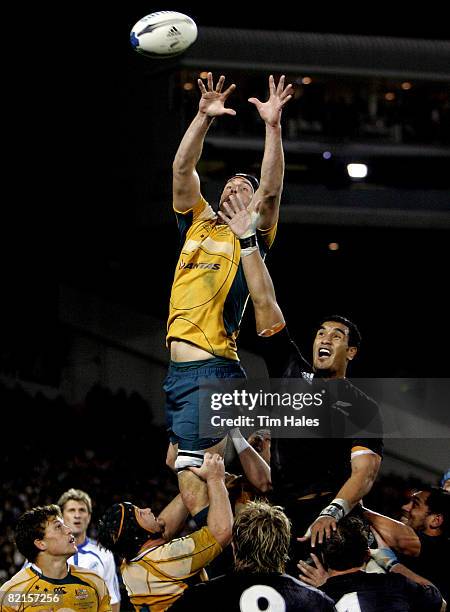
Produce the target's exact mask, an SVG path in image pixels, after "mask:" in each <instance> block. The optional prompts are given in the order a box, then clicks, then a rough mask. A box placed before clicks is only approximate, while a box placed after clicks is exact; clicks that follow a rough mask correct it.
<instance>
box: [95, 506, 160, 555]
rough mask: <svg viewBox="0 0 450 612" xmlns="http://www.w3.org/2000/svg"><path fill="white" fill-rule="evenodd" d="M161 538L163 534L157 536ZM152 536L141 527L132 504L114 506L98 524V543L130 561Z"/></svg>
mask: <svg viewBox="0 0 450 612" xmlns="http://www.w3.org/2000/svg"><path fill="white" fill-rule="evenodd" d="M156 535H157V536H158V537H160V535H161V534H156ZM151 537H152V534H151V533H150V532H149V531H146V530H145V529H144V528H143V527H141V526H140V525H139V523H138V522H137V520H136V513H135V506H134V505H133V504H132V503H130V502H122V503H121V504H114V505H113V506H111V507H110V508H108V510H106V512H105V513H104V515H103V516H102V518H101V519H100V521H99V524H98V541H99V543H100V544H101V546H103V548H106V549H108V550H111V551H112V552H114V553H117V554H118V555H119V556H120V557H122V558H123V559H126V560H127V561H129V560H130V559H132V558H133V557H135V556H136V555H137V553H138V551H139V549H140V548H141V546H142V545H143V544H144V543H145V542H146V541H147V540H150V539H151Z"/></svg>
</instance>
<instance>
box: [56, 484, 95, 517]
mask: <svg viewBox="0 0 450 612" xmlns="http://www.w3.org/2000/svg"><path fill="white" fill-rule="evenodd" d="M71 499H73V500H74V501H78V502H83V503H84V504H86V507H87V509H88V512H89V514H92V500H91V498H90V497H89V495H88V494H87V493H86V492H85V491H82V490H81V489H69V490H68V491H65V492H64V493H63V494H62V495H61V497H60V498H59V499H58V506H59V507H60V508H61V510H64V506H65V505H66V504H67V502H68V501H70V500H71Z"/></svg>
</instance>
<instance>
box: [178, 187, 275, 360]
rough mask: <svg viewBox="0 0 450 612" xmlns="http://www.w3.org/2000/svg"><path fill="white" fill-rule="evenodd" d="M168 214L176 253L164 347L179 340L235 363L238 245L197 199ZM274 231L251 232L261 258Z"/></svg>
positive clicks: (241, 295)
mask: <svg viewBox="0 0 450 612" xmlns="http://www.w3.org/2000/svg"><path fill="white" fill-rule="evenodd" d="M174 210H175V215H176V217H177V224H178V229H179V231H180V234H181V241H182V248H181V253H180V256H179V259H178V263H177V267H176V270H175V276H174V281H173V285H172V292H171V296H170V311H169V319H168V322H167V345H168V346H170V342H171V341H172V340H185V341H186V342H190V343H191V344H193V345H195V346H198V347H200V348H202V349H204V350H205V351H208V352H209V353H211V354H212V355H214V356H216V357H225V358H228V359H234V360H235V361H237V360H238V354H237V347H236V338H237V335H238V332H239V325H240V322H241V318H242V315H243V312H244V309H245V303H246V301H247V298H248V289H247V283H246V281H245V276H244V271H243V269H242V264H241V261H240V258H241V247H240V243H239V240H238V238H236V236H235V235H234V234H233V232H232V231H231V230H230V228H229V227H228V226H227V225H224V224H222V223H220V222H219V219H218V217H217V215H216V213H215V212H214V211H213V209H212V208H211V206H210V205H209V204H208V203H207V202H206V200H205V199H204V198H203V197H201V196H200V200H199V201H198V202H197V204H196V205H195V206H194V207H193V208H191V209H190V210H188V211H186V212H184V213H182V212H180V211H177V210H176V209H174ZM276 227H277V226H276V225H275V226H274V227H272V228H270V229H267V230H257V239H258V245H259V249H260V251H261V255H262V256H265V254H266V253H267V251H268V249H269V248H270V246H271V245H272V243H273V241H274V238H275V233H276Z"/></svg>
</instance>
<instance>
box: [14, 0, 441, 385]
mask: <svg viewBox="0 0 450 612" xmlns="http://www.w3.org/2000/svg"><path fill="white" fill-rule="evenodd" d="M165 8H167V7H165V6H160V5H158V6H156V5H155V6H154V5H149V4H148V3H145V2H134V3H128V4H127V6H126V8H125V7H122V8H117V7H110V6H108V7H106V6H105V7H102V6H101V5H100V6H99V5H96V6H89V7H87V6H86V7H83V5H77V6H76V7H75V8H74V9H73V10H72V9H70V10H69V9H68V8H64V9H63V10H62V12H56V13H50V14H48V15H42V14H40V15H37V17H36V19H37V21H36V22H35V23H38V24H39V27H37V30H36V32H35V34H34V38H33V44H32V45H30V46H29V48H27V49H25V53H24V54H23V55H22V56H21V58H20V60H19V63H18V67H17V70H16V76H15V79H16V80H17V85H18V86H17V87H16V88H12V90H11V91H10V98H11V101H12V106H13V107H14V111H15V114H14V116H19V120H14V121H12V125H13V126H14V130H13V133H14V137H13V139H12V143H11V151H10V155H9V159H10V160H12V170H11V173H10V175H9V173H8V172H7V175H8V176H7V177H6V182H8V180H11V178H12V184H11V186H12V187H13V189H12V191H11V192H10V193H11V194H12V195H11V196H10V197H9V199H8V201H9V204H8V205H7V206H6V209H7V212H12V213H13V221H12V223H11V225H10V227H11V231H7V232H6V236H5V240H4V243H3V246H4V248H5V257H4V263H5V264H6V265H5V278H6V281H7V284H6V291H5V295H6V306H7V308H6V314H5V316H4V318H3V327H4V330H3V337H4V339H5V343H4V345H3V346H4V347H5V346H6V347H7V350H6V351H5V350H4V355H3V362H6V364H7V367H8V362H9V361H10V360H11V359H12V361H13V362H14V367H13V369H14V368H16V369H17V365H18V369H19V371H20V369H21V366H22V363H21V362H22V360H24V359H25V360H26V359H32V358H33V357H30V355H34V354H36V353H39V351H41V350H42V346H43V345H45V346H46V350H48V351H50V352H51V351H53V353H52V355H51V356H50V357H49V361H50V362H52V364H53V365H52V368H53V370H54V372H53V374H55V372H57V370H58V363H57V361H58V360H59V359H63V355H64V350H63V349H61V347H60V346H59V329H58V321H57V300H58V286H59V284H60V283H65V284H69V285H72V286H75V287H81V288H83V289H86V290H88V291H92V292H93V293H96V294H100V295H102V296H106V298H107V299H109V300H111V301H113V302H119V303H125V304H128V305H131V306H132V307H133V308H135V309H137V310H139V311H141V312H146V313H150V314H153V315H155V316H157V317H159V318H161V321H163V320H164V319H165V317H166V313H167V303H168V297H169V291H170V284H171V279H172V270H173V266H174V264H175V261H176V246H177V234H176V229H175V224H174V223H172V222H167V217H168V215H167V208H168V207H169V208H170V174H169V170H170V164H171V159H172V157H171V156H173V154H174V153H175V150H176V141H175V140H174V141H173V143H170V145H165V148H164V147H163V149H164V156H165V157H163V158H162V159H159V161H158V168H159V167H160V166H165V167H166V168H167V172H166V173H165V174H162V175H161V178H160V179H159V178H156V179H155V175H157V174H158V172H159V170H158V168H157V169H155V168H154V167H153V166H152V163H153V162H152V157H151V155H149V153H148V150H150V149H151V147H153V151H155V150H156V151H157V150H158V146H160V145H159V144H157V145H156V147H155V143H154V142H153V144H152V143H149V145H148V146H147V142H146V139H148V138H149V134H150V138H151V137H152V136H151V133H152V132H151V129H150V127H149V126H151V125H153V126H154V125H156V124H157V123H158V121H159V117H158V116H156V115H155V114H154V113H153V114H152V113H150V112H149V110H148V105H147V104H146V102H145V99H144V96H149V97H151V98H152V99H156V98H157V97H158V96H159V95H160V89H159V87H160V85H161V79H155V82H154V86H153V85H152V81H151V80H150V81H148V72H149V70H153V69H155V70H160V69H161V70H162V71H163V72H164V70H166V71H167V72H168V73H169V75H170V73H171V72H172V71H175V70H177V64H176V62H175V63H173V62H172V60H168V63H167V64H164V63H162V64H160V65H158V63H156V64H155V63H153V64H152V62H151V60H147V59H145V58H142V57H138V56H137V54H135V53H134V52H133V51H132V49H131V47H130V45H129V42H128V33H129V29H130V28H131V26H132V25H133V24H134V23H135V21H137V20H138V19H139V18H140V17H142V16H143V15H145V14H147V13H149V12H152V11H154V10H159V9H165ZM169 8H170V9H174V10H181V11H184V12H186V13H188V14H189V15H191V16H192V17H193V18H194V19H195V20H196V22H197V24H198V26H199V28H200V35H201V28H202V27H204V26H211V25H213V26H219V27H223V28H234V27H243V28H253V29H254V28H267V29H280V30H281V29H286V30H299V31H309V32H329V33H343V34H363V35H375V36H394V37H405V36H406V37H417V38H430V39H431V38H444V36H446V35H447V33H446V32H445V28H444V23H445V20H444V19H442V16H441V18H440V17H439V15H436V14H433V15H432V16H431V15H424V14H423V12H422V11H408V12H406V11H405V13H404V14H402V15H399V16H393V15H391V13H390V12H389V11H387V9H386V8H383V7H382V6H381V5H377V7H366V8H365V9H364V14H362V13H361V11H362V9H359V11H360V12H353V11H356V8H352V7H351V6H348V5H346V8H345V10H344V9H342V7H340V8H336V7H334V8H332V9H329V8H324V7H321V6H320V7H314V8H313V7H305V6H303V5H301V4H299V5H298V6H296V5H290V6H289V8H287V7H285V6H282V7H281V10H280V8H279V7H275V6H274V7H273V9H271V8H270V7H269V8H264V10H263V9H261V7H260V6H259V5H257V4H250V5H248V4H246V5H245V7H242V6H241V4H240V3H237V2H232V3H230V2H228V3H226V4H225V5H223V7H222V6H216V5H214V6H212V5H205V4H203V3H202V4H201V3H183V2H181V3H180V2H178V3H174V4H173V5H170V7H169ZM33 18H34V17H33ZM33 18H32V17H31V16H30V20H29V25H31V23H33ZM144 77H145V78H146V79H147V80H146V81H145V84H143V79H144ZM162 112H165V111H164V109H163V111H162ZM188 119H189V117H184V121H185V122H187V120H188ZM174 121H178V118H177V117H175V116H174ZM186 125H187V123H186ZM184 127H185V125H184V126H183V125H180V126H179V130H180V133H182V130H183V129H184ZM158 138H160V139H161V140H160V142H161V143H162V142H163V141H164V140H165V136H164V133H163V134H159V136H158ZM172 138H173V135H172ZM161 146H162V145H161ZM167 151H168V152H167ZM205 151H206V149H205ZM152 154H154V153H152ZM205 154H206V155H207V151H206V153H205ZM258 157H260V156H259V154H258ZM143 168H144V170H143ZM147 171H148V183H147V182H146V178H145V173H146V172H147ZM404 173H405V175H407V176H409V177H410V178H411V177H413V176H416V177H420V176H421V167H420V162H419V163H418V165H416V166H412V167H411V168H409V167H408V168H407V169H406V166H405V169H404ZM447 174H448V172H445V166H442V168H439V170H438V171H437V172H435V175H434V178H433V179H430V180H431V183H430V180H428V181H427V180H426V178H425V179H424V180H423V181H422V182H424V184H425V187H433V186H434V184H433V182H432V181H433V180H434V181H435V185H436V186H437V187H438V188H439V189H443V190H444V191H447V192H448V191H449V184H448V177H447ZM289 181H290V174H289V171H287V172H286V178H285V192H288V190H289ZM155 182H159V186H160V191H159V193H158V194H156V195H157V198H155V199H156V200H157V201H158V204H155V201H151V200H152V197H153V196H154V184H155ZM420 182H421V181H419V183H420ZM149 185H151V188H150V186H149ZM419 186H420V185H419ZM151 190H153V191H152V192H151ZM399 197H400V198H401V197H402V196H401V194H400V195H399ZM405 197H407V196H405ZM145 198H148V200H149V202H151V203H149V206H153V207H154V206H156V205H157V206H161V207H162V217H161V218H162V221H161V225H159V224H158V225H152V222H151V221H148V220H147V221H146V222H145V223H142V222H141V219H140V214H141V213H140V207H142V202H143V201H144V200H145ZM449 199H450V198H449ZM405 214H410V213H405ZM329 242H338V243H339V244H340V249H339V251H337V252H331V251H329V249H328V244H329ZM155 257H157V263H155ZM447 260H448V230H447V229H445V228H434V229H424V230H421V229H417V228H416V229H396V228H390V227H382V228H380V227H360V226H359V227H345V224H344V225H343V226H342V225H340V226H338V227H337V226H336V227H335V226H330V225H320V226H316V225H310V224H308V223H303V224H300V223H299V224H291V223H280V227H279V231H278V238H277V241H276V243H275V246H274V249H273V253H272V254H271V255H270V256H269V259H268V263H269V266H270V269H271V271H272V275H273V277H274V279H275V285H276V288H277V293H278V297H279V301H280V304H281V305H282V308H283V310H284V311H285V314H286V316H287V319H288V322H289V325H290V327H291V329H292V331H293V332H294V334H295V335H296V336H297V337H298V338H299V341H300V344H302V345H304V344H309V342H310V338H311V335H310V330H311V328H312V326H313V325H314V324H315V322H316V320H317V318H318V317H319V316H321V315H323V314H327V313H329V312H341V313H343V314H346V315H348V316H350V317H352V318H354V320H355V321H357V323H358V324H359V325H360V327H361V330H362V333H363V337H364V343H365V347H366V348H365V350H364V352H363V355H362V359H361V360H360V365H359V366H356V367H355V371H356V373H361V374H363V375H380V376H388V375H410V376H430V375H435V376H446V375H447V374H448V369H447V365H448V359H447V358H446V357H445V351H444V355H443V354H442V351H440V350H439V349H438V343H439V340H438V339H439V331H437V330H439V329H440V328H441V326H445V321H446V317H447V309H446V300H445V298H444V290H445V286H446V284H447V281H446V277H447V273H446V262H447ZM149 261H152V262H153V263H152V265H151V271H149ZM155 296H157V297H155ZM248 310H249V311H251V309H248ZM246 316H247V317H248V318H249V323H248V324H244V326H243V331H242V340H241V342H242V346H244V347H248V348H252V345H253V324H252V322H251V312H249V313H248V314H247V315H246ZM49 347H50V348H49ZM55 347H56V348H55ZM5 353H6V354H5ZM22 369H23V368H22ZM53 374H52V375H51V376H49V377H50V378H51V377H52V376H53ZM56 378H57V374H56Z"/></svg>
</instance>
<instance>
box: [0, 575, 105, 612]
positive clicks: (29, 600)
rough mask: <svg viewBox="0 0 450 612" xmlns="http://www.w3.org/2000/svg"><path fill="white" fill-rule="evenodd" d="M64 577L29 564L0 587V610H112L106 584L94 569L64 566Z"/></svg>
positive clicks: (99, 611)
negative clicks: (49, 573) (65, 572)
mask: <svg viewBox="0 0 450 612" xmlns="http://www.w3.org/2000/svg"><path fill="white" fill-rule="evenodd" d="M67 569H68V573H67V576H66V577H65V578H60V579H56V578H47V577H46V576H44V575H43V574H42V572H41V571H40V569H39V568H38V567H37V566H36V565H34V564H32V565H31V566H30V567H26V568H24V569H22V570H20V572H18V573H17V574H15V576H13V577H12V578H11V580H8V582H5V584H3V585H2V587H1V588H0V612H25V611H30V612H53V611H54V610H62V609H64V612H111V603H110V597H109V592H108V588H107V586H106V584H105V581H104V580H103V578H100V576H99V575H98V574H96V573H95V572H91V571H90V570H87V569H84V568H82V567H78V566H76V565H68V566H67Z"/></svg>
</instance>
